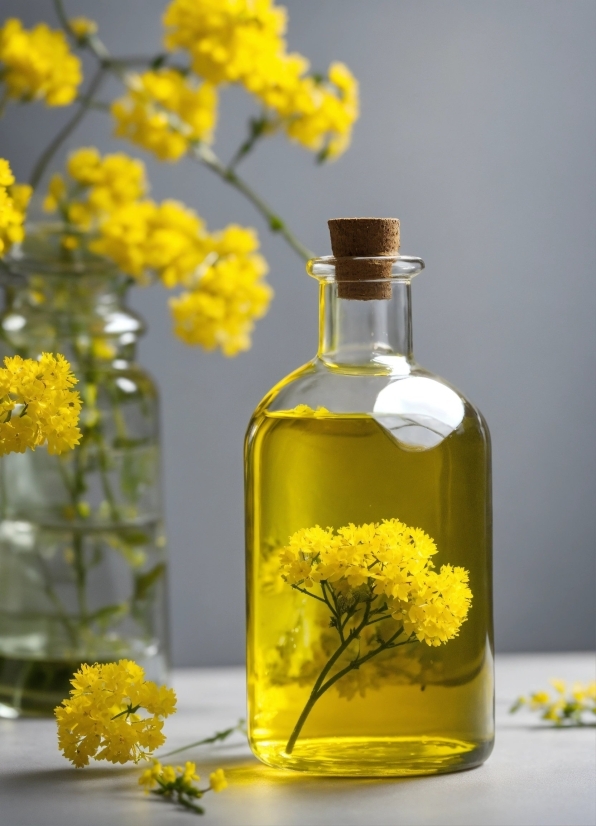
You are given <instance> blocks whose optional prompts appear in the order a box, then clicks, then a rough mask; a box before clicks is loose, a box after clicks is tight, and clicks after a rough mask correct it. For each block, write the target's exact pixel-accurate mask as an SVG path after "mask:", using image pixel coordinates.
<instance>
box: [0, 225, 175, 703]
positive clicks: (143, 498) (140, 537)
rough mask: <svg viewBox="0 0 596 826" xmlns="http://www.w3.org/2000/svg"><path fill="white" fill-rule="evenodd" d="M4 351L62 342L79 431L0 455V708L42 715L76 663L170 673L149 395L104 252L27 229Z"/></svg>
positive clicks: (122, 280)
mask: <svg viewBox="0 0 596 826" xmlns="http://www.w3.org/2000/svg"><path fill="white" fill-rule="evenodd" d="M2 278H3V284H4V288H5V307H4V311H3V313H2V315H1V318H0V329H1V331H2V332H1V343H0V347H1V356H2V358H4V357H5V356H7V355H8V356H12V355H20V356H22V357H24V358H36V357H37V356H39V354H40V353H42V352H51V353H62V354H63V355H64V356H66V358H67V359H68V360H69V362H70V363H71V365H72V368H73V370H74V372H75V374H76V376H77V378H78V384H77V386H76V389H77V390H78V391H79V392H80V394H81V397H82V400H83V409H82V415H81V421H80V428H81V432H82V437H81V441H80V444H79V445H78V446H77V447H76V448H75V449H74V450H73V451H68V452H66V453H64V454H62V455H60V456H51V455H49V454H48V452H47V450H46V449H45V448H37V449H36V450H35V451H30V450H28V451H26V452H25V453H23V454H10V455H7V456H5V457H3V458H2V459H1V460H0V716H5V717H16V716H19V715H21V714H22V715H46V714H51V713H52V711H53V709H54V707H55V706H56V705H57V704H58V703H60V701H61V700H62V699H64V698H65V697H66V696H67V694H68V691H69V688H70V686H69V680H70V678H71V677H72V673H73V671H75V670H76V669H77V668H78V667H79V666H80V664H81V663H84V662H89V663H93V662H108V661H113V660H118V659H120V658H129V659H132V660H135V661H137V662H138V663H139V664H141V665H142V666H143V667H144V668H145V670H146V673H147V676H148V677H149V678H150V679H154V680H157V681H158V682H163V681H164V679H165V677H166V667H167V661H168V655H167V627H166V603H165V600H166V591H165V587H166V555H165V551H166V548H165V538H164V533H163V524H162V504H161V491H160V453H159V450H160V448H159V420H158V396H157V391H156V387H155V385H154V383H153V381H152V379H151V378H150V376H149V375H148V374H147V373H146V372H145V371H144V370H143V369H142V368H141V367H140V366H139V365H138V364H137V362H136V360H135V352H136V344H137V340H138V337H139V336H140V335H141V334H142V333H143V331H144V325H143V322H142V321H141V320H140V319H139V317H138V316H137V315H136V314H135V313H134V312H132V311H131V310H130V309H129V308H128V307H127V306H126V295H127V291H128V288H129V286H130V284H131V281H130V279H129V278H128V277H127V276H124V275H123V274H122V273H120V272H119V271H118V270H117V269H115V268H114V267H113V266H112V265H111V264H110V263H108V262H107V261H104V260H103V259H100V258H98V257H93V256H90V255H88V254H84V253H80V252H78V251H77V252H75V253H73V252H70V251H68V250H64V249H62V247H61V244H60V234H59V232H58V231H54V228H52V227H37V228H36V229H33V230H30V231H29V233H28V236H27V241H26V242H25V245H24V246H23V248H22V249H18V250H16V251H14V252H13V253H12V254H11V255H10V256H9V257H8V259H6V260H5V261H4V265H3V270H2Z"/></svg>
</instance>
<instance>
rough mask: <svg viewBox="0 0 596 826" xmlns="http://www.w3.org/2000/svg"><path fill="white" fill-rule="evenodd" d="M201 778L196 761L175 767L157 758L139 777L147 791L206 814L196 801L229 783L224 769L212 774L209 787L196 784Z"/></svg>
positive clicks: (219, 790)
mask: <svg viewBox="0 0 596 826" xmlns="http://www.w3.org/2000/svg"><path fill="white" fill-rule="evenodd" d="M200 779H201V778H200V777H199V775H198V774H197V767H196V764H195V763H191V762H190V761H187V762H186V763H185V764H184V767H182V766H175V767H174V766H162V765H161V763H159V762H158V761H157V760H155V761H154V763H153V765H152V766H151V768H150V769H146V770H145V771H144V772H143V773H142V774H141V776H140V777H139V785H140V786H144V787H145V791H146V792H150V791H153V793H154V794H158V795H160V796H163V797H165V798H166V799H169V800H172V801H175V802H177V803H180V804H181V805H182V806H184V807H185V808H186V809H191V810H192V811H195V812H197V814H204V810H203V809H202V808H201V807H200V806H197V805H196V803H195V802H194V801H196V800H200V799H201V798H202V797H203V795H204V794H205V793H206V792H208V791H209V790H210V789H212V790H213V791H214V792H221V791H223V790H224V789H225V788H227V785H228V783H227V781H226V778H225V775H224V773H223V770H222V769H217V771H215V772H213V773H212V774H211V775H210V777H209V780H210V782H211V785H210V787H209V788H207V789H199V788H198V787H197V786H195V785H194V784H195V783H198V782H199V781H200Z"/></svg>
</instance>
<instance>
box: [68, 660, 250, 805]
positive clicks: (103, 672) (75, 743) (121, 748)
mask: <svg viewBox="0 0 596 826" xmlns="http://www.w3.org/2000/svg"><path fill="white" fill-rule="evenodd" d="M71 685H72V689H71V691H70V696H69V697H68V698H66V699H65V700H63V701H62V703H61V704H60V705H59V706H57V707H56V709H55V712H54V713H55V716H56V720H57V723H58V747H59V748H60V750H61V751H62V753H63V754H64V756H65V757H66V758H67V759H68V760H70V762H71V763H72V764H73V765H74V766H76V768H83V767H84V766H87V765H89V761H90V760H91V759H94V760H107V761H109V762H110V763H120V764H124V763H129V762H133V763H138V762H139V761H140V760H149V759H151V758H152V757H153V754H154V752H155V750H156V749H158V748H160V747H161V746H162V745H163V744H164V743H165V740H166V737H165V734H164V733H163V724H164V720H165V718H166V717H169V716H170V715H171V714H173V713H174V712H175V711H176V702H177V700H176V693H175V692H174V690H173V689H171V688H167V687H166V686H157V685H156V684H155V683H154V682H152V681H150V680H146V679H145V672H144V670H143V668H142V667H141V666H140V665H138V664H137V663H135V662H133V661H132V660H119V661H118V662H108V663H95V664H94V665H89V664H87V663H83V664H82V665H81V667H80V668H79V669H78V671H76V672H75V673H74V675H73V678H72V680H71ZM139 712H145V715H144V716H142V715H141V714H140V713H139ZM243 723H244V721H242V720H241V721H240V722H239V723H238V724H237V725H236V726H232V727H231V728H228V729H225V730H224V731H218V732H216V733H215V734H214V735H213V736H212V737H206V738H204V739H203V740H199V741H198V742H196V743H190V744H189V745H186V746H182V747H181V748H177V749H175V750H174V751H171V752H168V753H167V754H166V755H164V756H166V757H167V756H169V755H171V754H177V753H179V752H181V751H186V750H188V749H190V748H195V747H197V746H202V745H206V744H209V743H216V742H221V741H223V740H226V739H227V738H228V737H229V736H230V735H231V734H233V733H234V732H236V731H241V730H243V728H242V727H243ZM199 780H200V778H199V776H198V775H197V773H196V764H195V763H192V762H186V763H185V765H184V767H182V766H176V767H174V766H169V765H165V766H164V765H162V763H161V762H160V761H158V760H155V759H154V760H153V764H152V766H151V767H150V768H148V769H146V770H145V771H144V772H143V773H142V774H141V776H140V778H139V784H140V785H141V786H143V787H144V788H145V790H146V791H147V792H149V791H153V792H154V793H155V794H157V795H160V796H162V797H164V798H165V799H168V800H171V801H172V802H176V803H179V804H180V805H181V806H184V807H185V808H186V809H189V810H192V811H194V812H195V813H196V814H203V813H204V810H203V808H202V807H201V806H198V805H197V803H196V801H197V800H199V799H200V798H202V797H203V795H204V794H206V793H207V792H208V791H214V792H221V791H223V790H224V789H225V788H227V785H228V783H227V780H226V777H225V774H224V771H223V769H221V768H219V769H216V770H215V771H214V772H212V773H211V774H210V776H209V786H208V787H207V788H205V789H201V788H199V787H198V786H196V785H195V783H198V782H199Z"/></svg>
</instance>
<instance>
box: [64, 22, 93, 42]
mask: <svg viewBox="0 0 596 826" xmlns="http://www.w3.org/2000/svg"><path fill="white" fill-rule="evenodd" d="M68 27H69V28H70V30H71V32H72V33H73V34H74V36H75V37H76V38H77V40H79V41H81V42H84V41H85V40H86V39H87V38H88V37H89V36H90V35H92V34H95V33H96V32H97V23H96V22H95V20H90V19H89V18H88V17H71V18H70V20H69V21H68Z"/></svg>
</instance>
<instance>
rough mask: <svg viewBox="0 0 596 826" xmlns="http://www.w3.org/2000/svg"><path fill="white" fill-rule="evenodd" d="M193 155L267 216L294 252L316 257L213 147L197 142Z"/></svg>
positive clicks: (305, 256) (274, 229) (272, 228)
mask: <svg viewBox="0 0 596 826" xmlns="http://www.w3.org/2000/svg"><path fill="white" fill-rule="evenodd" d="M191 157H194V158H196V160H198V161H199V162H200V163H202V164H203V165H204V166H206V167H207V168H208V169H210V170H211V171H212V172H215V174H216V175H217V176H218V177H219V178H221V180H222V181H225V183H227V184H229V185H230V186H232V187H234V189H236V190H237V191H238V192H241V193H242V194H243V195H244V197H245V198H247V199H248V200H249V201H250V202H251V204H252V205H253V206H254V207H255V208H256V209H257V211H258V212H260V214H261V215H262V216H263V218H265V220H266V221H267V223H268V225H269V229H270V230H271V232H279V234H280V235H281V236H282V238H284V240H285V241H286V242H287V243H288V244H289V245H290V247H291V248H292V249H293V250H294V252H296V253H298V255H299V256H300V258H302V259H303V260H304V261H308V260H309V258H313V257H314V253H313V252H311V251H310V250H309V249H308V248H307V247H305V246H304V244H302V242H301V241H299V240H298V238H296V236H295V235H294V233H293V232H291V230H289V229H288V227H287V226H286V224H285V223H284V222H283V221H282V219H281V218H280V217H279V215H277V214H276V213H275V212H274V211H273V210H272V209H271V207H270V206H269V204H267V202H266V201H265V200H263V198H261V196H260V195H258V194H257V193H256V192H255V191H254V189H252V188H251V187H250V186H249V185H248V184H247V183H246V181H245V180H244V179H243V178H241V177H240V176H239V175H238V174H237V173H236V172H235V171H234V170H233V169H229V168H228V167H226V166H225V165H224V164H223V163H222V162H221V161H220V159H219V158H218V157H217V155H216V154H215V152H213V150H212V149H211V147H209V146H207V144H204V143H196V144H193V145H192V147H191Z"/></svg>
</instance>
